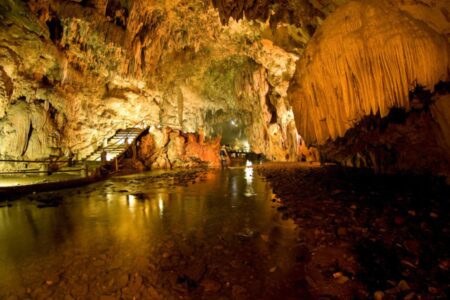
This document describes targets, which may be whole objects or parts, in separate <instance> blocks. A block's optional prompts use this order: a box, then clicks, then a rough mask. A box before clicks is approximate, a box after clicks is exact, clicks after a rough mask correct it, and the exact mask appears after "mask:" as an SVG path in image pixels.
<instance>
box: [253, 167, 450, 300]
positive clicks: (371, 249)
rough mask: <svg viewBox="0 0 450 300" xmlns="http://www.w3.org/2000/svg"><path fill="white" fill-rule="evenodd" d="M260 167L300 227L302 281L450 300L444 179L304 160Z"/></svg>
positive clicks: (344, 292) (313, 287) (320, 287)
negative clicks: (317, 164)
mask: <svg viewBox="0 0 450 300" xmlns="http://www.w3.org/2000/svg"><path fill="white" fill-rule="evenodd" d="M257 170H258V172H259V173H260V174H261V175H263V176H264V177H265V178H266V180H267V181H269V182H270V183H271V186H272V187H273V190H274V194H275V195H276V198H274V199H273V200H272V201H273V202H274V203H276V204H277V205H276V206H275V207H277V209H278V210H279V211H280V213H282V214H283V215H284V217H285V218H292V219H293V220H294V221H295V223H296V224H297V225H298V227H299V241H300V242H299V245H298V255H297V262H298V264H299V265H301V266H302V267H303V268H304V278H300V279H299V280H303V281H306V282H307V283H308V286H309V290H310V292H311V293H312V294H313V295H315V296H317V297H319V298H320V297H325V298H323V299H447V298H446V297H448V295H449V291H450V289H449V288H450V285H449V282H448V280H446V278H447V279H448V278H449V265H450V260H449V257H450V255H449V250H448V247H446V245H448V244H449V242H450V241H449V230H450V226H449V225H450V223H449V209H448V208H449V206H448V199H450V197H449V195H450V189H449V186H448V185H446V184H445V182H444V181H443V180H441V179H437V178H432V177H426V176H409V175H408V176H407V175H403V176H377V175H374V174H372V173H370V172H367V171H362V170H354V169H346V168H338V167H334V166H327V167H317V166H313V165H311V166H308V165H304V164H303V165H300V164H297V165H292V164H290V165H288V164H283V163H279V164H275V163H274V164H267V165H262V166H258V168H257ZM320 299H322V298H320Z"/></svg>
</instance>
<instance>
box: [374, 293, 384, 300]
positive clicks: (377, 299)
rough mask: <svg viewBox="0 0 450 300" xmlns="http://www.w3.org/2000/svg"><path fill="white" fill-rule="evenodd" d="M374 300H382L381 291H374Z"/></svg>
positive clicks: (382, 294)
mask: <svg viewBox="0 0 450 300" xmlns="http://www.w3.org/2000/svg"><path fill="white" fill-rule="evenodd" d="M373 298H374V300H383V299H384V293H383V292H382V291H376V292H375V293H374V294H373Z"/></svg>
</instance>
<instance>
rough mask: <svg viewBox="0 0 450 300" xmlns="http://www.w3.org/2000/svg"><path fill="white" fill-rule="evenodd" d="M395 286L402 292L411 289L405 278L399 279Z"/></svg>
mask: <svg viewBox="0 0 450 300" xmlns="http://www.w3.org/2000/svg"><path fill="white" fill-rule="evenodd" d="M397 286H398V288H399V289H400V290H401V291H402V292H405V291H409V290H410V289H411V288H410V287H409V285H408V283H407V282H406V281H405V280H400V282H399V283H398V285H397Z"/></svg>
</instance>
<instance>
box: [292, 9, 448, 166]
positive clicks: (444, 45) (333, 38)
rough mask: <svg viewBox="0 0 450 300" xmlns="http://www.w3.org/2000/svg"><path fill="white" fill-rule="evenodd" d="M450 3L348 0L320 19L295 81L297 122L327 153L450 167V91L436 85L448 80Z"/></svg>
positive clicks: (375, 162) (348, 159) (357, 162)
mask: <svg viewBox="0 0 450 300" xmlns="http://www.w3.org/2000/svg"><path fill="white" fill-rule="evenodd" d="M445 2H446V1H437V2H434V3H429V4H427V5H422V6H421V5H418V4H417V3H415V2H414V1H409V2H408V3H401V5H400V4H399V3H395V2H393V1H372V0H362V1H350V2H349V3H347V4H346V5H343V6H342V7H340V8H338V9H337V10H336V11H335V12H334V13H332V14H331V15H330V16H329V17H328V18H327V19H326V20H325V21H324V22H323V24H322V25H321V27H320V28H319V29H318V31H317V32H316V33H315V35H314V36H313V37H312V39H311V41H310V42H309V43H308V45H307V47H306V49H305V52H304V54H303V55H302V57H301V58H300V60H299V61H298V62H297V68H296V73H295V75H294V78H293V79H292V81H291V84H290V88H289V98H290V101H291V104H292V105H293V108H294V114H295V120H296V124H297V129H298V130H299V132H300V133H301V135H302V137H303V138H304V139H305V141H306V142H307V144H308V145H315V146H319V148H321V149H322V154H323V156H324V157H323V158H322V159H323V160H331V161H336V162H339V163H342V164H344V165H348V166H356V167H369V168H374V169H376V170H378V171H380V172H383V171H409V170H417V171H419V172H432V173H438V174H450V172H449V170H450V168H449V162H448V160H449V159H448V158H449V157H450V152H449V151H448V147H446V146H445V145H444V144H447V143H448V140H447V138H448V136H446V132H448V122H447V121H444V120H448V119H449V118H450V115H449V111H448V110H447V109H446V108H445V107H446V106H447V105H446V104H443V103H446V100H443V99H447V98H446V96H444V95H445V94H446V93H448V91H447V90H446V88H440V90H439V91H437V89H438V88H437V85H438V84H439V83H441V86H442V85H445V84H443V82H448V81H449V79H450V76H449V70H450V47H449V39H448V37H449V36H448V33H449V32H450V31H449V29H450V26H449V25H450V22H449V21H450V20H448V19H447V21H443V22H442V18H441V17H440V16H444V17H445V9H444V8H445V7H444V6H443V5H445ZM440 8H442V9H441V10H440ZM431 11H433V14H435V15H436V18H435V21H432V20H431V19H430V18H429V13H430V12H431ZM444 19H445V18H444ZM421 88H423V89H424V90H425V94H424V93H418V94H417V93H415V91H419V90H421ZM443 97H444V98H443ZM416 102H417V103H419V105H416V104H417V103H416ZM398 114H401V117H400V119H399V118H397V115H398Z"/></svg>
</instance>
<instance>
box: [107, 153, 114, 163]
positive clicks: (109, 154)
mask: <svg viewBox="0 0 450 300" xmlns="http://www.w3.org/2000/svg"><path fill="white" fill-rule="evenodd" d="M112 159H113V157H112V154H111V153H109V152H106V161H110V160H112Z"/></svg>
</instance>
